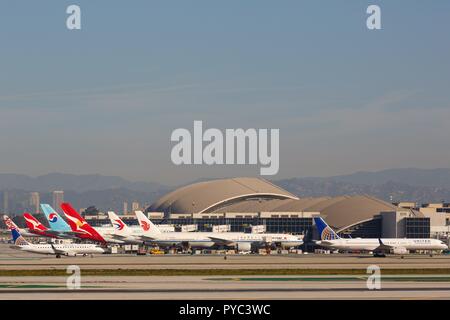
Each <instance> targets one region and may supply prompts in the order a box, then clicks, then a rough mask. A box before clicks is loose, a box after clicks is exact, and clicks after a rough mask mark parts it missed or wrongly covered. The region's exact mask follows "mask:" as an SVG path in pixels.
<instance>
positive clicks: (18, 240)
mask: <svg viewBox="0 0 450 320" xmlns="http://www.w3.org/2000/svg"><path fill="white" fill-rule="evenodd" d="M11 234H12V238H13V241H14V244H15V245H16V246H26V245H29V244H30V243H29V242H28V241H27V240H25V238H24V237H22V235H21V234H20V232H19V229H11Z"/></svg>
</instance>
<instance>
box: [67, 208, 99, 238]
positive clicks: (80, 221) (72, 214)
mask: <svg viewBox="0 0 450 320" xmlns="http://www.w3.org/2000/svg"><path fill="white" fill-rule="evenodd" d="M61 209H62V210H63V211H64V214H65V215H66V217H67V220H68V221H69V225H70V227H71V228H72V231H74V232H76V233H77V236H78V237H80V238H82V239H89V240H94V241H98V242H102V243H106V241H105V239H104V238H103V237H102V236H101V235H100V234H99V233H98V232H97V231H96V230H95V229H94V228H92V227H91V226H90V225H89V223H87V222H86V220H84V218H83V217H82V216H80V214H79V213H78V212H76V211H75V209H74V208H72V206H71V205H70V203H62V204H61Z"/></svg>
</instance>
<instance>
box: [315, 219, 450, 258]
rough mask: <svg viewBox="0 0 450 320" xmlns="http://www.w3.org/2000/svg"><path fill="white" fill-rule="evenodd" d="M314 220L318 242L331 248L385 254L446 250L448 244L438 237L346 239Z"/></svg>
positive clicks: (377, 254) (323, 223) (324, 224)
mask: <svg viewBox="0 0 450 320" xmlns="http://www.w3.org/2000/svg"><path fill="white" fill-rule="evenodd" d="M314 222H315V224H316V227H317V231H318V232H319V235H320V239H321V240H320V241H316V244H318V245H320V246H322V247H327V248H331V249H337V250H343V251H370V252H373V253H374V255H375V256H384V255H385V253H393V254H407V253H409V251H410V250H429V251H432V250H446V249H448V246H447V245H446V244H445V243H444V242H443V241H441V240H438V239H412V238H410V239H407V238H405V239H401V238H385V239H377V238H365V239H362V238H352V239H344V238H341V237H339V236H338V235H337V234H336V232H334V230H333V229H332V228H331V227H330V226H329V225H328V224H327V223H326V222H325V221H324V220H323V219H322V218H321V217H315V218H314Z"/></svg>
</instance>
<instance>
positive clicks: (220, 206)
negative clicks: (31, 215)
mask: <svg viewBox="0 0 450 320" xmlns="http://www.w3.org/2000/svg"><path fill="white" fill-rule="evenodd" d="M145 211H146V213H147V215H148V217H149V218H150V219H151V220H152V221H153V222H154V223H156V224H161V225H169V226H168V227H170V228H173V230H181V231H214V232H221V231H222V232H226V231H236V232H256V233H261V232H271V233H291V234H299V235H300V234H302V235H304V236H305V241H308V240H309V239H318V235H317V231H316V229H315V227H314V223H313V217H314V216H321V217H322V218H324V219H325V220H326V221H327V222H328V224H329V225H330V226H331V227H333V228H334V230H336V232H337V233H338V234H340V235H341V236H343V237H352V238H356V237H361V238H379V237H383V238H430V237H433V238H441V239H448V238H449V235H450V204H445V203H442V204H429V205H423V206H422V207H418V206H417V205H416V204H415V203H398V204H391V203H388V202H385V201H383V200H380V199H377V198H375V197H372V196H369V195H347V196H338V197H315V198H313V197H305V198H303V197H301V195H299V196H297V195H294V194H292V193H290V192H288V191H286V190H284V189H283V188H280V187H279V186H276V185H274V184H273V183H271V182H269V181H267V180H264V179H261V178H247V177H240V178H232V179H218V180H211V181H204V182H198V183H194V184H190V185H187V186H184V187H181V188H178V189H176V190H174V191H172V192H170V193H168V194H166V195H164V196H163V197H161V198H160V199H158V200H157V201H155V202H154V203H153V204H152V205H151V206H150V207H148V208H147V209H146V210H145ZM36 217H37V218H38V220H40V221H42V222H44V223H46V221H45V218H44V217H43V216H41V215H39V214H38V215H36ZM85 218H86V220H87V221H88V222H89V223H90V224H91V225H93V226H104V225H109V224H110V222H109V219H108V218H107V215H106V214H99V215H95V216H85ZM122 219H123V221H124V222H125V223H127V224H128V225H131V226H132V225H137V224H138V222H137V219H136V217H135V216H134V215H126V216H122ZM14 220H15V221H16V223H17V224H18V225H19V226H25V223H24V221H23V218H22V217H21V216H17V217H14Z"/></svg>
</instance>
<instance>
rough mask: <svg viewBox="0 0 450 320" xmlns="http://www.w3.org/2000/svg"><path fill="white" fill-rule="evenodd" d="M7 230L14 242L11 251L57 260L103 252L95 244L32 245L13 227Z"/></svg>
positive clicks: (10, 226)
mask: <svg viewBox="0 0 450 320" xmlns="http://www.w3.org/2000/svg"><path fill="white" fill-rule="evenodd" d="M5 217H6V216H5ZM5 217H4V218H5ZM6 218H8V217H6ZM5 220H6V219H5ZM8 228H9V230H10V231H11V234H12V238H13V241H14V245H13V246H11V248H13V249H18V250H22V251H27V252H33V253H40V254H53V255H55V256H56V257H57V258H60V257H61V256H76V255H88V254H94V253H103V252H105V250H104V249H103V248H100V247H99V246H97V245H95V244H75V243H71V244H32V243H29V242H28V241H27V240H25V238H24V237H23V236H22V235H21V234H20V231H19V229H17V228H15V227H14V226H13V225H8Z"/></svg>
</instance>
